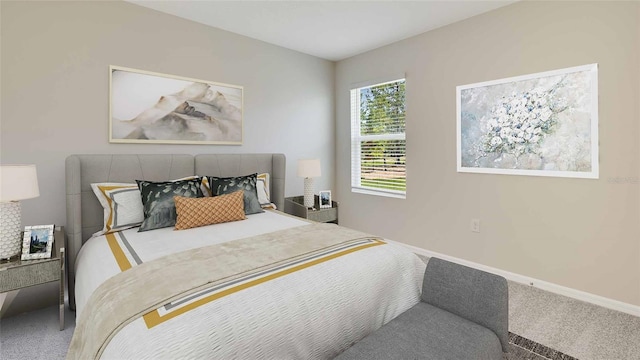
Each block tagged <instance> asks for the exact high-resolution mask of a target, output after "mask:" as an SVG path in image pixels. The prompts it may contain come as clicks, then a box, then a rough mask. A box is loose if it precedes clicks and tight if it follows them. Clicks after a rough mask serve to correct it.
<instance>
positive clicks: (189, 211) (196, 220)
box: [174, 190, 247, 230]
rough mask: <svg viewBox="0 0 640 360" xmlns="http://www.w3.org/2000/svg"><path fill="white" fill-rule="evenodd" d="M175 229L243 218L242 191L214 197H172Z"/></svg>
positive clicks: (244, 217)
mask: <svg viewBox="0 0 640 360" xmlns="http://www.w3.org/2000/svg"><path fill="white" fill-rule="evenodd" d="M174 200H175V203H176V213H177V215H178V218H177V220H176V230H183V229H191V228H194V227H199V226H205V225H212V224H220V223H225V222H230V221H238V220H244V219H246V218H247V217H246V216H245V215H244V191H242V190H238V191H236V192H233V193H231V194H225V195H220V196H214V197H203V198H186V197H181V196H176V197H174Z"/></svg>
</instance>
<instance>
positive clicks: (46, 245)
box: [21, 225, 54, 260]
mask: <svg viewBox="0 0 640 360" xmlns="http://www.w3.org/2000/svg"><path fill="white" fill-rule="evenodd" d="M53 229H54V225H34V226H25V227H24V236H23V237H22V256H21V259H22V260H34V259H49V258H50V257H51V249H52V247H53Z"/></svg>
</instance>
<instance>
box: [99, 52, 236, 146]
mask: <svg viewBox="0 0 640 360" xmlns="http://www.w3.org/2000/svg"><path fill="white" fill-rule="evenodd" d="M109 85H110V91H109V98H110V107H109V142H111V143H142V144H148V143H160V144H219V145H242V132H243V124H242V122H243V113H242V106H243V88H242V87H241V86H236V85H228V84H221V83H215V82H211V81H205V80H197V79H190V78H184V77H178V76H173V75H166V74H159V73H153V72H149V71H143V70H136V69H130V68H125V67H120V66H113V65H112V66H110V67H109Z"/></svg>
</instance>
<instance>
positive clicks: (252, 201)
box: [207, 173, 264, 215]
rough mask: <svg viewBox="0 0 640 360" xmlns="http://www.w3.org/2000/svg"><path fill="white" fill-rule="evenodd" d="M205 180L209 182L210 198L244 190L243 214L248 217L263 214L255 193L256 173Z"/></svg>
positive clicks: (213, 177) (208, 177)
mask: <svg viewBox="0 0 640 360" xmlns="http://www.w3.org/2000/svg"><path fill="white" fill-rule="evenodd" d="M207 179H208V180H209V187H210V188H211V195H212V196H217V195H223V194H231V193H232V192H235V191H238V190H244V213H245V214H246V215H250V214H257V213H262V212H264V210H262V207H261V206H260V202H259V201H258V192H257V191H256V183H257V181H258V180H257V179H258V174H257V173H256V174H251V175H246V176H237V177H227V178H219V177H215V176H207Z"/></svg>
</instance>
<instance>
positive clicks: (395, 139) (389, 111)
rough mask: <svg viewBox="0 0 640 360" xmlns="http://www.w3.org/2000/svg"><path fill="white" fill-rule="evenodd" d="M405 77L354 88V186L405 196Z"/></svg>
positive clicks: (353, 189) (384, 193)
mask: <svg viewBox="0 0 640 360" xmlns="http://www.w3.org/2000/svg"><path fill="white" fill-rule="evenodd" d="M404 102H405V80H404V79H399V80H394V81H389V82H385V83H381V84H376V85H371V86H365V87H360V88H356V89H352V90H351V190H352V191H354V192H362V193H368V194H375V195H385V196H392V197H400V198H404V197H405V194H406V189H407V181H406V179H407V177H406V160H407V157H406V138H405V104H404Z"/></svg>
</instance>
